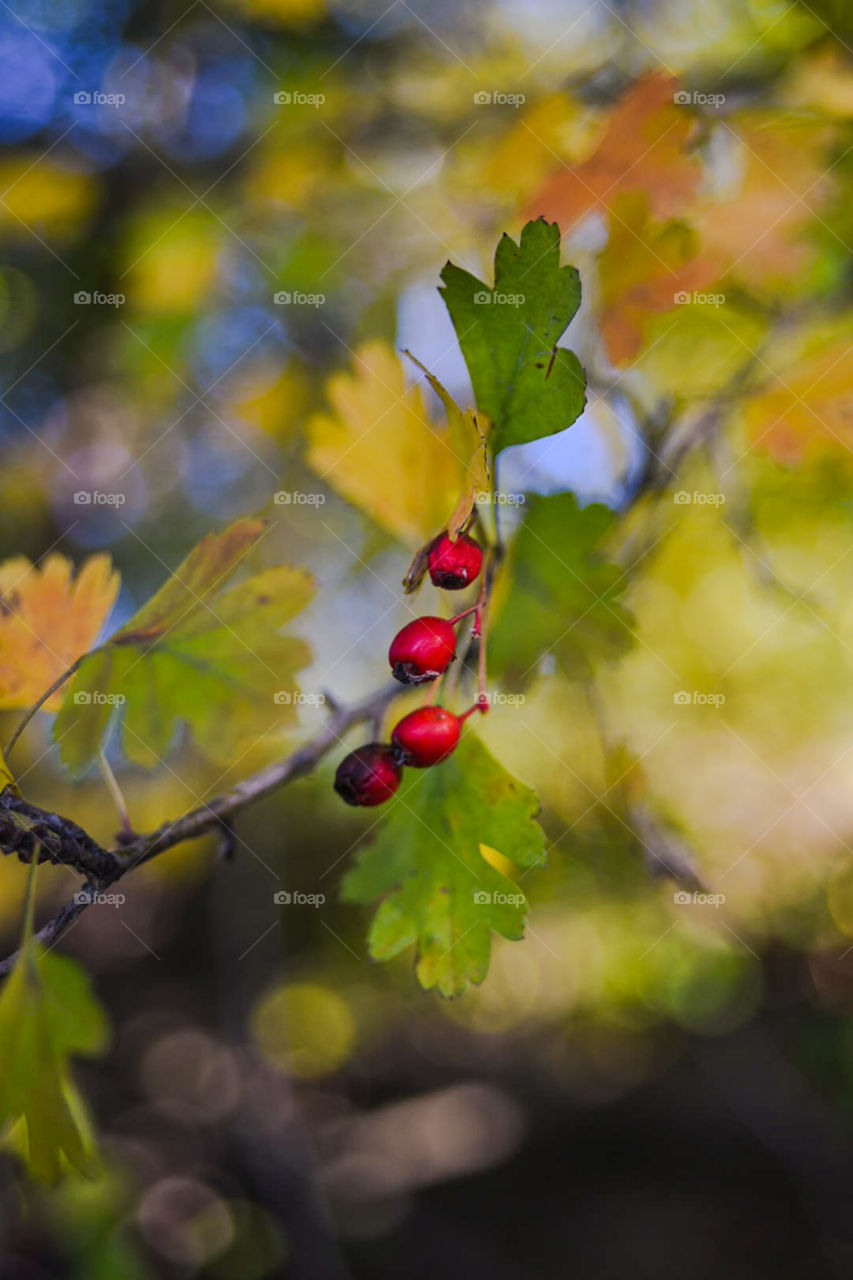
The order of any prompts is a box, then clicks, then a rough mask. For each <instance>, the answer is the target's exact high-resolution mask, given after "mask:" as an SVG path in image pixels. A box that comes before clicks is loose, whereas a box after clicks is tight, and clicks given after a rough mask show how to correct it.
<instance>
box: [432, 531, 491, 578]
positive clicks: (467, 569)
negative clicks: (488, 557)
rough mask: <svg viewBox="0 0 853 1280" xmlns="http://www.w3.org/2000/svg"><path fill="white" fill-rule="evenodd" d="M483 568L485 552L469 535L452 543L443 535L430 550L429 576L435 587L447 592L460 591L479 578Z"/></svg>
mask: <svg viewBox="0 0 853 1280" xmlns="http://www.w3.org/2000/svg"><path fill="white" fill-rule="evenodd" d="M482 567H483V550H482V547H480V546H479V544H478V543H476V542H475V541H474V539H473V538H469V537H468V534H467V533H463V534H461V535H460V536H459V537H458V538H457V539H456V541H455V542H451V541H450V538H449V536H448V535H447V534H446V533H441V534H439V536H438V537H437V538H436V539H435V540H434V541H433V543H432V546H431V547H430V549H429V576H430V578H431V579H432V582H433V585H434V586H436V587H443V588H444V589H445V591H459V590H460V589H461V588H462V587H467V586H468V584H469V583H470V582H473V581H474V579H475V578H476V577H477V576H478V574H479V572H480V569H481V568H482Z"/></svg>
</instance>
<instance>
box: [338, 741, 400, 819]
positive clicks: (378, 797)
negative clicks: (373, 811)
mask: <svg viewBox="0 0 853 1280" xmlns="http://www.w3.org/2000/svg"><path fill="white" fill-rule="evenodd" d="M402 776H403V770H402V768H401V766H400V764H399V762H398V760H397V753H396V751H395V750H394V748H393V747H391V746H390V745H389V744H388V743H387V742H368V743H367V744H366V746H363V747H359V748H358V749H357V750H356V751H351V752H350V754H349V755H348V756H347V757H346V759H345V760H342V761H341V763H340V764H339V765H338V769H337V773H336V774H335V790H336V791H337V793H338V795H339V796H341V798H342V799H343V800H345V801H346V802H347V804H359V805H364V806H370V805H374V804H383V803H384V801H386V800H390V799H391V796H393V794H394V792H395V791H396V790H397V788H398V787H399V785H400V779H401V778H402Z"/></svg>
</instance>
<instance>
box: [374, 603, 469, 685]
mask: <svg viewBox="0 0 853 1280" xmlns="http://www.w3.org/2000/svg"><path fill="white" fill-rule="evenodd" d="M455 652H456V632H455V631H454V630H453V627H452V625H451V623H449V622H448V621H447V619H446V618H430V617H426V618H415V620H414V622H409V623H407V624H406V626H405V627H403V629H402V631H398V632H397V634H396V636H395V637H394V639H393V640H392V641H391V648H390V649H389V650H388V661H389V662H390V663H391V671H392V672H393V674H394V677H395V679H397V680H400V681H401V682H402V683H403V684H423V683H424V682H425V681H427V680H435V678H436V676H440V675H441V673H442V671H446V670H447V668H448V667H449V666H450V664H451V662H452V661H453V657H454V654H455Z"/></svg>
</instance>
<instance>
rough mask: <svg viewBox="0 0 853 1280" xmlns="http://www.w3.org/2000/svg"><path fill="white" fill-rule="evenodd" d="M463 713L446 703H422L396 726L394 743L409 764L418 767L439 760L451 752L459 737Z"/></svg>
mask: <svg viewBox="0 0 853 1280" xmlns="http://www.w3.org/2000/svg"><path fill="white" fill-rule="evenodd" d="M461 727H462V726H461V724H460V721H459V717H458V716H455V715H454V714H453V712H452V711H446V710H445V708H444V707H418V709H417V711H411V712H410V713H409V714H408V715H407V716H403V719H402V720H401V721H400V723H399V724H398V725H397V726H396V728H395V729H394V732H393V733H392V734H391V743H392V745H393V746H395V747H397V748H398V749H399V752H400V755H401V756H402V758H403V761H404V763H405V764H413V765H414V766H415V768H417V769H424V768H426V767H427V765H431V764H438V762H439V760H444V759H446V758H447V756H449V755H450V753H451V751H453V750H454V749H455V747H456V744H457V742H458V741H459V731H460V729H461Z"/></svg>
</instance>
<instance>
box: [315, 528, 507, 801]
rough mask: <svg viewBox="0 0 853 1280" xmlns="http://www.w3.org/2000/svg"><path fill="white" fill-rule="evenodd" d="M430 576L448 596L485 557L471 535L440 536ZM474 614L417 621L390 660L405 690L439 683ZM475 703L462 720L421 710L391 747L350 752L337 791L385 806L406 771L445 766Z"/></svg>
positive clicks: (471, 577)
mask: <svg viewBox="0 0 853 1280" xmlns="http://www.w3.org/2000/svg"><path fill="white" fill-rule="evenodd" d="M428 561H429V576H430V579H431V580H432V582H433V584H434V585H435V586H437V587H443V588H444V589H445V590H447V591H459V590H461V589H462V588H463V587H467V586H470V584H471V583H472V582H474V581H475V579H476V578H477V577H478V576H479V573H480V570H481V568H482V565H483V551H482V548H481V547H480V546H479V544H478V543H476V542H475V541H474V539H473V538H470V537H469V536H468V535H467V534H464V533H463V534H461V535H460V536H459V537H458V538H457V539H456V541H455V542H453V541H452V540H451V538H450V537H449V535H448V534H447V533H442V534H439V536H438V537H437V538H435V539H434V541H433V542H432V544H431V546H430V548H429V553H428ZM471 612H474V610H473V609H466V610H465V612H464V613H461V614H459V615H458V616H457V617H456V618H451V619H446V618H437V617H424V618H416V619H415V620H414V622H409V623H408V624H407V625H406V626H405V627H403V629H402V630H401V631H398V633H397V635H396V636H395V637H394V639H393V641H392V643H391V648H390V649H389V651H388V660H389V662H390V663H391V671H392V673H393V674H394V676H395V678H396V679H397V680H399V681H400V682H401V683H402V684H427V683H428V682H430V681H432V680H436V679H438V677H439V676H440V675H442V674H443V673H444V672H445V671H446V670H447V668H448V667H449V666H450V664H451V662H452V661H453V659H454V657H455V656H456V632H455V630H454V627H455V625H456V623H457V622H459V620H460V619H461V618H464V617H465V616H466V615H467V614H468V613H471ZM478 709H482V705H481V704H480V703H476V704H475V705H474V706H473V707H471V708H470V709H469V710H468V711H466V712H463V714H462V715H459V716H457V715H454V713H453V712H452V711H448V710H446V708H445V707H436V706H428V707H418V709H417V711H411V712H410V713H409V714H408V715H407V716H403V719H402V720H400V722H399V723H398V724H397V725H396V727H395V729H394V732H393V733H392V734H391V741H390V743H389V742H368V743H367V744H366V745H365V746H363V747H359V748H358V749H357V750H356V751H352V752H350V754H349V755H348V756H347V757H346V759H345V760H342V761H341V763H340V764H339V765H338V770H337V773H336V774H335V790H336V791H337V793H338V795H339V796H341V797H342V798H343V799H344V800H345V801H346V802H347V804H355V805H365V806H368V805H376V804H382V803H383V802H384V801H385V800H388V799H390V797H391V796H392V795H393V794H394V792H395V791H396V790H397V788H398V786H399V785H400V779H401V778H402V776H403V766H404V765H407V764H408V765H414V766H415V768H418V769H423V768H426V767H427V766H428V765H432V764H438V763H439V761H440V760H445V759H446V758H447V757H448V756H449V755H450V753H451V752H452V751H453V750H454V749H455V747H456V744H457V742H458V741H459V735H460V732H461V730H462V723H463V721H464V720H465V719H466V718H467V717H468V716H469V715H470V714H471V712H472V711H475V710H478Z"/></svg>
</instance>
